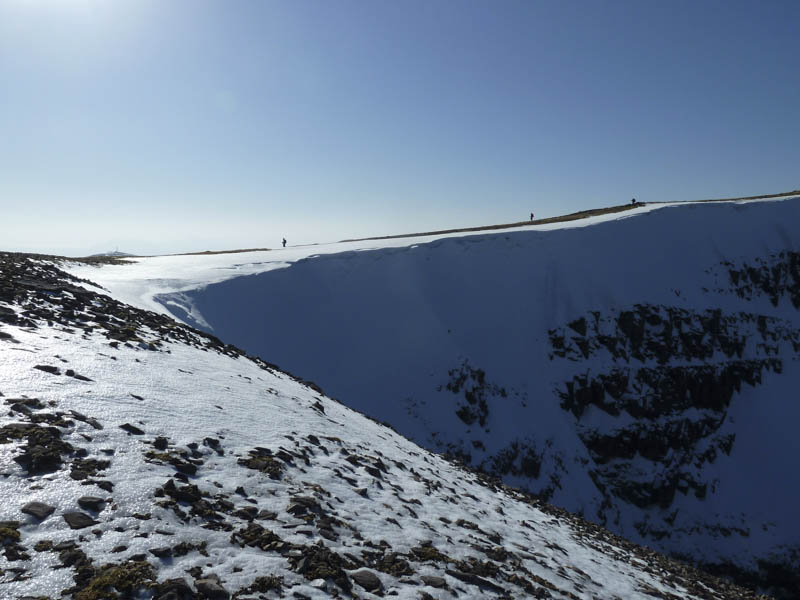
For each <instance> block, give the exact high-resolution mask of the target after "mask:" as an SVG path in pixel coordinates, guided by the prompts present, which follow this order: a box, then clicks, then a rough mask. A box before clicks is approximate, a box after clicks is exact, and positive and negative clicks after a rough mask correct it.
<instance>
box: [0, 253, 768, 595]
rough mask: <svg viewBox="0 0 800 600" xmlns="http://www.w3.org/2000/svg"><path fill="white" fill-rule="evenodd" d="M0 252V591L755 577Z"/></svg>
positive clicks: (282, 590) (716, 589) (664, 584)
mask: <svg viewBox="0 0 800 600" xmlns="http://www.w3.org/2000/svg"><path fill="white" fill-rule="evenodd" d="M0 269H2V277H0V393H1V394H2V396H0V401H2V405H3V407H4V410H3V411H2V413H1V415H2V416H0V469H2V471H1V472H2V477H3V479H2V481H3V484H2V486H0V494H2V506H3V509H2V510H3V516H2V522H0V536H2V544H3V557H2V558H0V594H1V595H2V596H3V597H4V598H34V597H35V598H58V597H73V598H76V599H79V600H90V599H98V598H116V597H139V598H161V599H162V600H167V599H169V600H174V599H176V598H178V599H186V598H229V597H233V598H241V599H245V598H250V599H255V598H276V597H286V596H289V597H295V598H323V597H360V598H373V597H379V596H383V595H393V596H397V597H400V598H451V597H457V598H469V597H474V598H483V597H503V598H519V597H536V598H587V599H589V598H670V599H674V598H701V597H702V598H713V599H717V598H752V597H755V596H754V595H753V594H752V593H751V592H747V591H744V590H742V589H740V588H736V587H735V586H733V585H730V584H728V583H725V582H722V581H720V580H717V579H715V578H713V577H710V576H707V575H705V574H702V573H699V572H696V571H693V570H692V569H690V568H687V567H685V566H683V565H681V564H679V563H675V562H672V561H669V560H667V559H665V558H663V557H661V556H659V555H657V554H655V553H653V552H650V551H648V550H645V549H643V548H640V547H637V546H634V545H633V544H630V543H629V542H626V541H624V540H622V539H620V538H616V537H615V536H613V535H611V534H609V533H608V532H606V531H604V530H602V529H600V528H598V527H596V526H594V525H591V524H590V523H587V522H584V521H583V520H581V519H579V518H577V517H574V516H571V515H569V514H567V513H564V512H563V511H559V510H557V509H554V508H552V507H549V506H547V505H545V504H543V503H541V502H540V501H538V500H535V499H534V498H533V497H529V496H526V495H524V494H522V493H519V492H514V491H513V490H510V489H507V488H504V487H503V486H500V485H498V484H497V483H493V482H491V481H489V480H486V479H482V478H480V477H479V476H477V475H476V474H474V473H470V472H468V471H465V470H463V469H462V468H460V467H458V466H456V465H454V464H452V463H449V462H447V461H445V460H443V459H442V458H440V457H438V456H436V455H433V454H431V453H429V452H427V451H425V450H422V449H421V448H419V447H418V446H416V445H415V444H413V443H412V442H410V441H409V440H407V439H405V438H403V437H401V436H400V435H398V434H396V433H394V432H393V431H391V430H389V429H388V428H386V427H384V426H382V425H379V424H377V423H375V422H373V421H371V420H369V419H367V418H365V417H364V416H362V415H360V414H359V413H357V412H354V411H353V410H351V409H349V408H347V407H345V406H343V405H341V404H339V403H338V402H335V401H332V400H330V399H329V398H327V397H325V396H324V395H322V394H321V393H320V392H319V391H318V390H316V389H314V388H313V387H308V386H307V385H305V384H303V383H302V382H300V381H298V380H297V379H295V378H294V377H292V376H290V375H287V374H285V373H283V372H281V371H278V370H277V369H275V368H274V367H272V366H270V365H268V364H267V363H264V362H263V361H259V360H255V359H251V358H248V357H246V356H244V355H243V353H242V352H241V351H239V350H237V349H236V348H234V347H231V346H228V345H225V344H224V343H222V342H220V341H219V340H218V339H216V338H214V337H211V336H208V335H206V334H202V333H200V332H196V331H193V330H190V329H188V328H186V327H184V326H182V325H179V324H177V323H175V322H174V321H172V320H171V319H169V318H167V317H165V316H163V315H158V314H155V313H148V312H145V311H141V310H137V309H134V308H132V307H130V306H127V305H124V304H122V303H120V302H117V301H115V300H112V299H111V298H109V297H108V296H104V295H100V294H97V293H96V292H95V291H92V288H91V286H89V285H88V282H85V281H84V282H81V281H76V280H74V278H70V277H69V276H67V275H66V274H65V273H63V272H61V271H58V270H57V269H56V268H54V267H53V266H52V265H48V264H47V263H44V262H41V261H33V260H30V259H26V258H24V257H19V256H9V255H5V256H3V257H2V258H0ZM84 286H85V287H84Z"/></svg>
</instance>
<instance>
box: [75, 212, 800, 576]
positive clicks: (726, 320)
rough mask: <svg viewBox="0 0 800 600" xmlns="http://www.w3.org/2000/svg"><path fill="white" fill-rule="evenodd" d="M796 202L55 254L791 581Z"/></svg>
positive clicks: (799, 441)
mask: <svg viewBox="0 0 800 600" xmlns="http://www.w3.org/2000/svg"><path fill="white" fill-rule="evenodd" d="M796 223H800V198H797V197H794V196H788V197H784V198H778V199H769V200H755V201H739V202H710V203H697V204H678V203H676V204H663V205H644V206H639V207H637V208H635V209H632V210H630V211H626V212H622V213H615V214H608V215H602V216H598V217H592V218H589V219H583V220H580V221H571V222H566V223H551V224H548V225H532V226H529V227H523V228H514V229H509V230H499V231H493V232H491V233H485V232H478V233H469V234H467V233H452V234H447V235H442V236H425V237H418V238H401V239H392V240H367V241H361V242H347V243H340V244H327V245H319V246H310V247H300V248H286V249H278V250H274V251H268V252H255V253H244V254H220V255H199V256H169V257H152V258H144V259H136V262H135V263H133V264H128V265H113V266H104V267H102V268H96V267H91V266H87V265H77V264H76V265H73V266H70V267H69V271H70V272H71V273H73V274H75V275H78V276H80V277H86V278H89V279H91V280H93V281H96V282H97V283H99V284H101V285H102V286H104V287H105V288H106V289H107V290H108V291H109V292H110V293H111V294H112V295H113V296H114V297H115V298H117V299H119V300H122V301H125V302H128V303H131V304H133V305H136V306H139V307H142V308H147V309H150V310H155V311H157V312H160V313H162V314H172V315H174V316H175V317H177V318H179V319H181V320H182V321H184V322H185V323H188V324H190V325H192V326H196V327H199V328H200V329H203V330H205V331H209V332H211V333H213V334H214V335H217V336H219V337H220V338H222V339H223V340H225V341H226V342H229V343H233V344H236V345H237V346H239V347H241V348H244V349H245V350H246V351H247V352H249V353H251V354H254V355H257V356H261V357H264V358H266V359H268V360H270V361H273V362H275V363H277V364H278V365H280V366H281V367H283V368H285V369H287V370H288V371H290V372H292V373H295V374H297V375H298V376H301V377H303V378H306V379H310V380H313V381H315V382H316V383H317V384H319V385H320V386H321V387H322V389H324V390H325V392H326V393H327V394H329V395H331V396H332V397H335V398H337V399H339V400H341V401H342V402H344V403H345V404H347V405H348V406H350V407H352V408H355V409H357V410H358V411H361V412H363V413H365V414H368V415H370V416H372V417H374V418H376V419H378V420H380V421H385V422H388V423H391V425H392V426H393V427H394V428H395V429H396V430H398V431H399V432H401V433H402V434H403V435H405V436H407V437H409V438H410V439H412V440H413V441H415V442H417V443H419V444H421V445H423V446H425V447H427V448H430V449H433V450H436V451H440V452H449V453H450V454H453V455H456V456H460V457H461V458H462V459H463V460H465V461H467V462H470V463H471V464H472V465H473V466H475V467H479V468H481V469H483V470H485V471H487V472H489V473H493V474H495V475H499V476H502V477H503V479H504V481H505V482H507V483H509V484H512V485H515V486H522V487H525V488H527V489H529V490H531V491H533V492H536V493H538V494H541V495H542V496H543V497H545V498H547V499H549V501H550V502H552V503H554V504H556V505H558V506H562V507H564V508H567V509H568V510H571V511H573V512H578V513H580V514H582V515H584V516H585V517H586V518H587V519H590V520H592V521H595V522H597V523H600V524H602V525H604V526H605V527H608V528H610V529H611V530H613V531H614V532H615V533H618V534H620V535H623V536H625V537H627V538H629V539H632V540H634V541H636V542H638V543H643V544H647V545H648V546H651V547H654V548H658V549H659V550H661V551H663V552H668V553H673V554H675V555H679V556H684V557H689V558H691V559H692V560H694V561H697V562H699V563H703V564H706V565H709V566H710V568H715V569H718V570H719V571H720V572H726V573H728V574H732V575H737V574H740V573H743V572H747V573H748V575H747V577H748V578H749V579H748V581H755V582H758V583H759V584H763V583H764V579H763V577H762V576H763V575H764V571H763V569H764V567H763V564H768V565H772V566H770V567H769V569H773V568H775V569H778V570H781V569H788V570H789V571H790V572H792V573H794V575H793V576H792V577H794V578H795V579H794V581H796V582H797V585H800V562H798V560H799V559H798V556H800V525H799V524H798V521H797V519H796V518H795V505H796V500H795V498H796V497H797V495H798V492H800V470H799V469H798V468H797V458H796V457H797V456H799V455H800V438H798V436H797V435H796V426H795V424H796V423H797V422H798V418H799V417H800V414H799V413H800V409H799V408H798V405H797V403H796V401H795V399H796V390H797V389H798V387H800V369H798V364H799V363H798V360H799V358H800V346H799V345H798V341H799V340H800V337H799V336H800V311H798V306H800V295H798V294H800V292H798V291H797V290H798V289H800V288H798V286H800V270H799V269H800V267H798V265H797V262H796V261H797V257H798V256H800V255H798V251H800V228H797V227H796V226H795V224H796ZM664 398H666V399H667V400H666V401H664V402H661V403H659V402H657V401H656V400H654V399H664ZM654 405H655V406H656V408H655V409H654V410H643V409H642V407H647V406H654ZM759 561H761V562H759ZM759 565H762V566H759ZM769 569H768V570H769ZM759 571H761V572H759Z"/></svg>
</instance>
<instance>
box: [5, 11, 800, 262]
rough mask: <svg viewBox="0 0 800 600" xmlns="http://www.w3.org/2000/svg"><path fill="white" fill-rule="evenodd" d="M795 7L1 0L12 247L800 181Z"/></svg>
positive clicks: (125, 242) (176, 237)
mask: <svg viewBox="0 0 800 600" xmlns="http://www.w3.org/2000/svg"><path fill="white" fill-rule="evenodd" d="M798 39H800V3H799V2H796V1H794V0H792V1H753V2H739V1H733V0H728V1H712V0H706V1H703V2H694V1H683V0H675V1H670V2H654V1H650V0H644V1H641V0H637V1H624V0H619V1H615V2H607V1H601V0H592V1H588V0H587V1H582V2H572V1H558V2H556V1H553V2H537V1H532V0H531V1H513V0H504V1H496V2H495V1H491V2H490V1H488V0H486V1H473V0H458V1H456V0H429V1H426V2H418V1H416V0H403V1H401V2H399V1H395V2H389V1H386V0H369V1H367V0H362V1H352V0H337V1H336V2H330V1H327V0H325V1H323V0H302V1H298V0H286V1H278V0H271V1H267V0H264V1H262V0H238V1H236V2H223V1H222V0H218V1H208V0H172V1H170V2H163V1H160V0H113V1H112V0H38V1H37V0H0V250H15V251H26V252H44V253H56V254H64V255H68V256H81V255H85V254H90V253H93V252H103V251H108V250H114V249H117V248H118V249H119V250H121V251H127V252H132V253H137V254H156V253H175V252H189V251H202V250H220V249H233V248H250V247H271V248H274V247H279V246H280V243H281V238H283V237H286V238H287V240H288V243H289V245H294V244H308V243H324V242H330V241H336V240H340V239H344V238H350V237H363V236H372V235H387V234H397V233H408V232H416V231H426V230H432V229H439V228H452V227H462V226H477V225H489V224H497V223H508V222H514V221H520V220H524V219H526V218H528V216H529V214H530V212H531V211H534V212H535V215H536V217H537V218H538V217H548V216H555V215H559V214H565V213H569V212H574V211H577V210H583V209H587V208H595V207H601V206H610V205H615V204H620V203H625V202H629V201H630V199H631V198H632V197H636V198H637V199H638V200H641V201H673V200H692V199H701V198H719V197H734V196H744V195H756V194H768V193H777V192H784V191H791V190H795V189H800V170H799V169H798V166H799V165H800V143H798V140H800V102H799V101H798V98H800V76H799V75H800V47H799V46H798Z"/></svg>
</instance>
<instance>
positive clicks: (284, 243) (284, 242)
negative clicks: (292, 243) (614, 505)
mask: <svg viewBox="0 0 800 600" xmlns="http://www.w3.org/2000/svg"><path fill="white" fill-rule="evenodd" d="M283 247H284V248H286V238H283Z"/></svg>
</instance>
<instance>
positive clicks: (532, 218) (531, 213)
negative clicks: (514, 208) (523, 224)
mask: <svg viewBox="0 0 800 600" xmlns="http://www.w3.org/2000/svg"><path fill="white" fill-rule="evenodd" d="M531 221H533V213H531Z"/></svg>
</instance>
